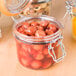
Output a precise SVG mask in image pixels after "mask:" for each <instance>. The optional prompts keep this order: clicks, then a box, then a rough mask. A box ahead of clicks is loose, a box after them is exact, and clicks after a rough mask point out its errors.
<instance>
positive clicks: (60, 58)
mask: <svg viewBox="0 0 76 76" xmlns="http://www.w3.org/2000/svg"><path fill="white" fill-rule="evenodd" d="M58 45H60V47H61V51H62V56H61V57H59V58H58V59H57V57H56V54H55V51H54V47H52V45H51V43H50V45H49V46H48V53H49V55H50V56H51V57H52V58H53V60H54V61H55V62H56V63H57V62H59V61H61V60H62V59H64V57H65V56H66V52H65V49H64V45H63V43H62V41H60V40H58ZM58 45H57V46H58ZM50 50H51V51H52V53H53V55H52V54H51V52H50Z"/></svg>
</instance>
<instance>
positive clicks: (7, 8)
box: [0, 0, 31, 16]
mask: <svg viewBox="0 0 76 76" xmlns="http://www.w3.org/2000/svg"><path fill="white" fill-rule="evenodd" d="M30 3H31V0H0V11H1V12H2V13H4V14H6V15H10V16H11V15H15V14H18V13H20V12H22V11H23V10H24V9H25V8H26V7H27V6H28V5H29V4H30Z"/></svg>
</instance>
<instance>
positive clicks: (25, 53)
mask: <svg viewBox="0 0 76 76" xmlns="http://www.w3.org/2000/svg"><path fill="white" fill-rule="evenodd" d="M16 43H17V55H18V59H19V62H20V64H22V65H23V66H24V67H28V68H30V69H47V68H49V67H50V66H52V65H53V64H54V63H55V62H54V61H53V59H52V57H51V56H50V55H49V53H48V46H49V45H50V44H49V43H48V44H27V43H23V42H21V41H18V40H16ZM53 45H55V46H54V51H55V55H56V57H57V56H58V50H59V46H56V45H57V44H56V43H53ZM50 52H51V54H52V55H53V53H52V51H51V50H50Z"/></svg>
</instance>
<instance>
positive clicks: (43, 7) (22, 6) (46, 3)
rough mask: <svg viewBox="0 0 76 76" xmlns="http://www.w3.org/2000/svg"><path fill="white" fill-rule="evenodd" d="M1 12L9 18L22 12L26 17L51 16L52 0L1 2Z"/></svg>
mask: <svg viewBox="0 0 76 76" xmlns="http://www.w3.org/2000/svg"><path fill="white" fill-rule="evenodd" d="M23 10H24V11H23ZM0 12H2V13H4V14H5V15H7V16H15V15H18V14H19V13H21V12H22V13H21V14H22V15H25V16H37V15H50V14H51V0H0Z"/></svg>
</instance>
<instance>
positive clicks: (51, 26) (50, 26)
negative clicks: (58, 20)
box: [48, 24, 57, 32]
mask: <svg viewBox="0 0 76 76" xmlns="http://www.w3.org/2000/svg"><path fill="white" fill-rule="evenodd" d="M48 28H49V29H50V30H51V31H53V32H56V30H57V27H56V25H55V24H49V25H48Z"/></svg>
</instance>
